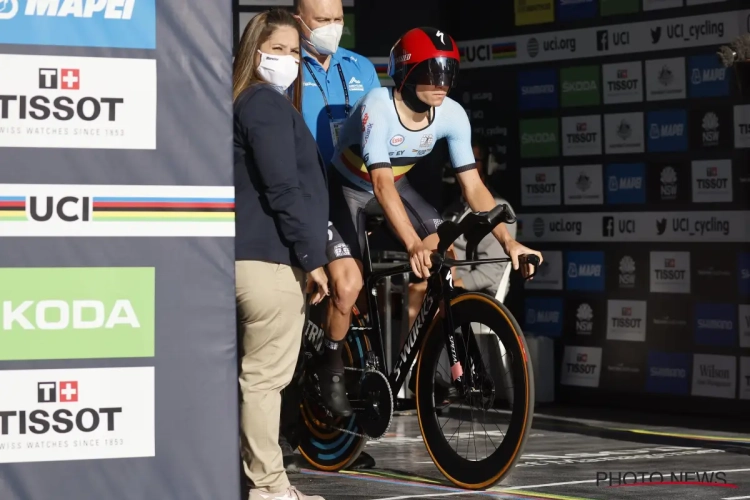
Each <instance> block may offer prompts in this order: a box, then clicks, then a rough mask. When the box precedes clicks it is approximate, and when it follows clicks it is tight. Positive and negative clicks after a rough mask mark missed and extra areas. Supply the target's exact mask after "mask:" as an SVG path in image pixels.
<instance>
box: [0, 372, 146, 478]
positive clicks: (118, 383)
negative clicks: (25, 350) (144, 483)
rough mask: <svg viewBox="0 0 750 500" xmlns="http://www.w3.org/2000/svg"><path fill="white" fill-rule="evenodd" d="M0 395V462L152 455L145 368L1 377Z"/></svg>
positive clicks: (7, 375)
mask: <svg viewBox="0 0 750 500" xmlns="http://www.w3.org/2000/svg"><path fill="white" fill-rule="evenodd" d="M0 390H2V392H3V399H2V402H0V463H13V462H15V463H19V462H46V461H67V460H91V459H103V458H126V457H153V456H154V451H155V450H154V369H153V368H151V367H145V368H95V369H75V370H73V369H64V370H22V371H4V372H0ZM50 443H54V446H50Z"/></svg>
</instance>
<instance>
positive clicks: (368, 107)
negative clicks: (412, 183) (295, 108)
mask: <svg viewBox="0 0 750 500" xmlns="http://www.w3.org/2000/svg"><path fill="white" fill-rule="evenodd" d="M433 109H434V116H433V117H432V120H431V121H430V123H429V125H427V126H426V127H425V128H423V129H421V130H409V129H407V128H406V127H404V125H403V124H402V123H401V119H400V118H399V116H398V112H397V111H396V103H395V102H394V100H393V90H392V89H391V88H387V87H381V88H377V89H373V90H371V91H370V92H369V93H368V94H367V95H366V96H365V97H363V98H362V100H361V101H360V102H359V103H358V104H357V106H356V108H355V109H354V111H353V112H352V114H351V116H350V117H349V119H348V120H347V121H346V123H345V124H344V126H343V128H342V130H341V137H340V139H339V144H338V147H337V148H336V153H335V154H334V155H333V166H334V168H335V170H336V172H338V173H339V174H341V175H342V176H343V177H344V178H345V179H346V180H347V181H349V182H350V183H351V184H353V185H354V186H356V187H358V188H359V189H362V190H364V191H367V192H369V193H372V192H373V190H372V182H371V179H370V174H369V171H370V170H372V169H375V168H383V167H390V168H392V169H393V177H394V179H395V180H399V179H400V178H401V177H403V176H404V174H406V172H408V171H409V170H410V169H411V168H412V167H413V166H414V165H415V164H416V163H417V161H418V160H419V159H420V158H422V157H424V156H425V155H427V154H429V153H430V152H431V151H432V148H433V147H434V146H435V141H438V140H440V139H443V138H445V139H447V141H448V149H449V152H450V157H451V163H452V164H453V167H454V168H455V169H456V170H457V171H462V170H467V169H469V168H474V152H473V151H472V149H471V126H470V124H469V119H468V117H467V116H466V111H464V109H463V108H462V107H461V106H460V105H459V104H458V103H457V102H456V101H454V100H453V99H450V98H449V97H446V98H445V100H444V101H443V104H442V105H441V106H439V107H436V108H433Z"/></svg>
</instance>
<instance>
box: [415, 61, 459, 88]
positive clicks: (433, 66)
mask: <svg viewBox="0 0 750 500" xmlns="http://www.w3.org/2000/svg"><path fill="white" fill-rule="evenodd" d="M457 77H458V61H456V60H455V59H451V58H448V57H436V58H434V59H428V60H427V61H424V62H421V63H419V64H418V65H417V67H415V68H414V70H412V74H411V76H410V77H409V81H410V82H413V83H414V84H416V85H437V86H439V87H454V86H455V85H456V81H457V80H458V78H457Z"/></svg>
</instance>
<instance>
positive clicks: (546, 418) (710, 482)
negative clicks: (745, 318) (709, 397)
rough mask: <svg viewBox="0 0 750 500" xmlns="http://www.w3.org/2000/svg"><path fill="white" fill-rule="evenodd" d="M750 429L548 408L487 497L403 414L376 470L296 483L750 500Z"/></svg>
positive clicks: (391, 491)
mask: <svg viewBox="0 0 750 500" xmlns="http://www.w3.org/2000/svg"><path fill="white" fill-rule="evenodd" d="M576 415H579V416H580V417H576ZM644 422H648V423H644ZM748 427H750V422H746V423H742V422H740V423H737V422H732V421H728V420H722V419H706V418H689V417H685V418H679V417H677V418H676V417H674V416H661V415H644V414H635V413H633V414H627V413H626V412H614V411H612V412H608V411H598V412H597V411H596V410H580V409H579V410H569V411H568V410H562V409H559V410H554V411H553V410H551V409H550V410H548V413H545V412H544V411H540V413H537V415H536V416H535V418H534V427H533V431H532V433H531V435H530V438H529V440H528V441H527V444H526V448H525V450H524V454H523V456H522V457H521V459H520V460H519V462H518V465H517V466H516V468H515V469H514V470H513V471H512V472H511V474H509V475H508V476H507V477H506V478H505V480H504V481H503V483H502V484H500V485H497V486H495V487H493V488H491V489H490V490H488V491H476V492H471V491H465V490H459V489H457V488H455V487H454V486H453V485H451V484H450V483H448V482H447V481H446V480H445V479H444V477H443V476H442V475H441V474H440V472H439V471H438V470H437V468H436V467H435V466H434V464H433V463H432V461H431V460H430V457H429V455H428V454H427V451H426V449H425V446H424V443H423V442H422V437H421V435H420V433H419V425H418V423H417V421H416V417H415V416H414V415H409V414H403V415H401V416H398V417H395V418H394V421H393V424H392V425H391V429H390V431H389V433H388V434H387V435H386V437H384V438H383V439H382V440H380V441H377V442H371V443H368V445H367V447H366V451H367V452H368V453H370V454H371V455H372V456H373V457H374V458H375V460H376V462H377V465H376V468H375V469H370V470H358V471H343V472H340V473H327V472H320V471H314V470H309V469H303V471H302V473H301V474H295V475H292V476H291V477H290V478H291V480H292V482H293V484H295V485H296V486H298V487H300V489H302V490H303V491H304V492H305V493H308V494H319V495H322V496H323V497H325V498H326V500H344V499H371V500H402V499H403V500H407V499H412V498H450V499H470V498H476V499H478V498H503V499H521V498H536V499H558V500H566V499H567V500H584V499H630V498H649V499H650V498H654V499H708V500H713V499H716V500H721V499H732V500H740V499H747V500H750V432H748ZM660 475H661V476H660ZM662 478H663V479H662ZM634 483H637V484H634ZM644 483H645V484H644ZM657 483H658V484H657Z"/></svg>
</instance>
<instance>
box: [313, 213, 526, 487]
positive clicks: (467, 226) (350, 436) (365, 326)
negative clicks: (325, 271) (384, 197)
mask: <svg viewBox="0 0 750 500" xmlns="http://www.w3.org/2000/svg"><path fill="white" fill-rule="evenodd" d="M364 211H365V216H366V230H367V233H368V234H369V233H370V232H372V231H373V230H375V229H377V227H378V226H381V225H382V224H383V222H384V221H385V217H384V214H383V211H382V208H381V207H380V205H379V204H378V203H377V200H376V199H374V198H373V200H372V201H371V202H370V203H369V204H368V205H367V206H366V207H365V208H364ZM515 221H516V216H515V214H514V213H513V211H512V210H511V208H510V207H509V206H507V205H499V206H497V207H495V208H494V209H493V210H491V211H490V212H476V213H469V214H467V215H466V216H465V217H464V218H463V219H462V220H461V221H460V222H459V223H456V222H453V221H445V222H443V223H442V224H441V225H440V226H439V228H438V236H439V245H438V248H437V251H436V252H434V253H433V255H432V268H431V275H430V277H429V278H428V285H427V293H426V295H425V298H424V302H423V303H422V307H421V309H420V311H419V313H418V315H417V317H416V319H415V321H414V324H413V326H412V327H411V329H410V331H409V334H408V336H407V338H406V340H405V342H404V345H403V347H402V348H401V351H400V355H399V356H398V358H397V359H396V360H395V363H394V366H392V367H387V366H386V363H385V360H386V356H385V351H384V347H383V346H384V342H383V333H382V330H381V325H380V319H379V316H378V313H377V311H378V303H377V297H376V288H375V285H376V283H377V282H378V281H379V280H381V279H383V278H385V277H387V276H393V275H397V274H403V273H408V272H410V270H411V267H410V265H409V264H408V263H407V264H399V265H395V266H392V267H389V268H388V269H383V270H378V271H374V270H373V266H372V260H371V257H370V242H369V237H366V238H365V251H364V253H365V255H364V259H363V263H364V268H365V269H364V279H365V291H366V293H367V304H368V308H369V314H367V315H365V314H362V313H361V312H360V311H359V310H358V309H357V308H356V307H355V309H354V311H353V320H352V327H351V329H350V331H349V333H348V335H347V339H346V342H345V343H344V349H345V350H344V364H345V365H346V374H345V382H346V388H347V395H348V397H349V401H350V403H351V406H352V409H353V413H352V415H351V416H348V417H343V418H342V417H334V416H333V414H332V413H331V412H330V411H328V410H327V409H326V408H325V406H324V404H323V403H322V400H321V397H320V390H319V388H318V387H316V386H315V384H314V382H313V381H312V377H308V376H307V373H308V372H309V371H310V368H311V367H312V366H314V363H315V362H316V357H317V356H318V355H319V353H320V352H321V348H322V340H323V330H322V327H323V319H324V314H323V311H324V310H325V303H322V304H319V305H318V306H315V307H314V308H311V310H310V313H309V316H308V321H307V325H306V328H305V332H304V333H305V334H304V336H303V355H302V356H301V357H300V363H301V365H300V367H301V368H300V371H301V373H302V375H301V377H300V379H299V380H300V381H301V382H300V383H301V384H302V402H301V404H300V419H301V426H300V427H301V429H300V436H299V450H300V452H301V454H302V455H303V457H304V458H305V459H306V460H307V462H309V463H310V464H311V465H312V466H313V467H315V468H317V469H320V470H324V471H336V470H340V469H344V468H346V467H348V466H349V465H351V464H352V463H353V462H354V461H355V460H356V458H357V457H358V456H359V454H360V453H361V452H362V450H363V448H364V446H365V444H366V443H367V441H368V440H373V439H379V438H381V437H382V436H383V435H384V434H385V433H386V431H387V430H388V428H389V426H390V424H391V420H392V417H393V411H394V394H398V393H399V391H400V390H401V387H402V386H403V385H404V382H405V380H406V377H407V374H408V373H409V371H410V369H413V374H412V377H415V383H414V384H413V386H412V390H413V392H415V394H416V401H415V403H416V410H417V417H418V421H419V427H420V430H421V433H422V437H423V440H424V443H425V446H426V447H427V451H428V453H429V455H430V457H431V458H432V460H433V461H434V463H435V465H436V466H437V468H438V469H439V470H440V472H441V473H442V474H443V475H444V476H445V477H446V478H447V479H449V480H450V481H451V482H452V483H454V484H455V485H457V486H459V487H462V488H467V489H484V488H488V487H490V486H492V485H494V484H496V483H497V482H499V481H501V480H502V478H503V477H504V476H505V475H506V474H507V473H508V472H510V470H511V469H512V468H513V466H514V464H515V463H516V461H517V460H518V458H519V457H520V456H521V451H522V449H523V447H524V443H525V441H526V438H527V436H528V434H529V430H530V429H531V421H532V417H533V402H534V381H533V372H532V367H531V360H530V359H529V355H528V348H527V346H526V341H525V339H524V336H523V333H522V332H521V328H520V327H519V325H518V322H517V321H516V319H515V318H514V317H513V315H512V314H511V313H510V311H509V310H508V309H507V308H506V307H505V306H504V305H503V304H502V303H500V302H499V301H498V300H496V299H495V298H494V297H491V296H489V295H486V294H484V293H477V292H463V293H458V289H454V287H453V279H452V273H451V268H452V267H453V266H467V265H477V264H482V263H489V262H508V261H510V259H509V258H497V259H482V260H476V248H477V246H478V244H479V242H480V241H481V240H482V239H483V238H484V237H485V236H487V235H488V234H489V233H490V232H491V231H492V229H493V228H494V227H495V226H497V225H498V224H500V223H501V222H502V223H506V224H513V223H515ZM461 235H464V236H465V238H466V242H467V245H466V255H467V259H468V260H460V261H458V260H454V259H450V258H447V257H446V252H447V250H448V249H449V247H450V246H451V245H452V243H453V242H454V241H455V240H456V239H457V238H458V237H460V236H461ZM522 261H525V262H528V263H529V264H531V265H532V266H534V271H536V269H537V266H538V265H539V258H538V257H537V256H535V255H526V256H522ZM532 276H533V274H532ZM530 277H531V276H530ZM446 304H448V306H446ZM480 344H481V347H480ZM492 351H494V352H495V353H496V359H495V361H494V362H492V360H491V359H490V357H489V355H490V354H491V352H492ZM497 353H500V356H499V357H500V359H499V361H498V359H497V357H498V355H497ZM415 360H416V362H415ZM410 385H411V384H410ZM451 419H456V420H457V421H458V423H457V424H455V423H454V424H450V421H451ZM445 420H448V421H447V422H444V421H445ZM462 430H463V431H464V434H461V431H462ZM479 433H482V434H483V435H484V437H483V438H479V440H478V439H477V434H479ZM462 452H466V455H467V456H464V454H462Z"/></svg>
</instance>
